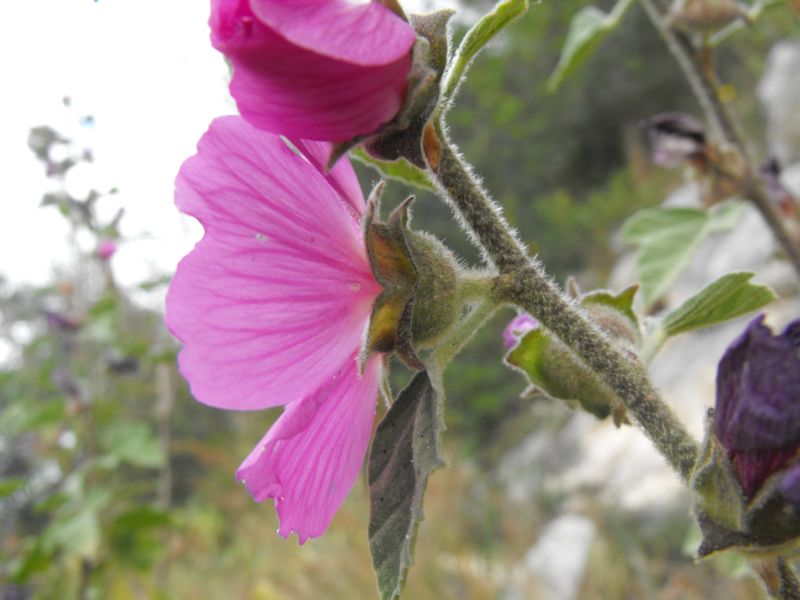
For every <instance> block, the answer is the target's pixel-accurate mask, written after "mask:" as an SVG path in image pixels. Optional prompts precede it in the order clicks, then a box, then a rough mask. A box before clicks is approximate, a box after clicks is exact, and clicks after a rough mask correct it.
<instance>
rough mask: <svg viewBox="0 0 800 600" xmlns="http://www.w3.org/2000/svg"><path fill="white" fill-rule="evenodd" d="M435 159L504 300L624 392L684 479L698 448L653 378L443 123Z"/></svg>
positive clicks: (435, 169) (437, 174)
mask: <svg viewBox="0 0 800 600" xmlns="http://www.w3.org/2000/svg"><path fill="white" fill-rule="evenodd" d="M436 134H437V135H436V137H437V139H438V141H439V148H437V152H436V157H437V162H436V164H431V163H430V161H429V168H430V170H431V172H432V173H433V177H432V178H433V180H434V181H435V182H436V184H437V185H438V186H439V187H440V188H441V190H442V192H443V193H444V197H445V198H446V199H447V201H448V202H449V203H450V205H451V207H452V209H453V211H454V213H455V214H456V216H457V217H458V219H459V221H460V222H461V223H462V224H463V225H464V227H465V229H466V230H467V231H468V232H469V233H470V234H471V236H472V237H473V240H474V241H475V242H476V244H477V245H478V246H479V247H480V248H481V250H482V251H483V253H484V258H485V259H486V261H487V262H489V263H490V264H491V265H493V266H495V267H496V268H497V269H498V271H499V273H500V275H499V277H498V278H497V283H496V286H495V288H494V299H495V301H496V302H498V303H508V304H514V305H516V306H518V307H520V308H522V309H523V310H525V311H527V312H529V313H531V314H532V315H533V316H534V317H535V318H536V319H538V320H539V322H540V323H541V324H542V325H543V326H544V327H546V328H547V329H548V330H550V331H551V332H552V333H554V334H555V335H556V336H557V337H558V338H559V339H561V341H562V342H564V343H565V344H566V345H567V346H569V347H570V348H571V349H572V350H573V351H574V352H575V353H576V354H577V355H578V356H579V357H580V358H581V359H582V360H583V361H584V362H585V363H586V364H587V365H588V366H589V367H590V368H591V369H592V370H593V371H594V372H595V373H596V374H597V376H598V377H599V378H600V379H601V380H602V381H604V382H605V383H607V384H608V385H609V386H610V387H611V389H612V390H614V392H615V393H616V394H617V396H619V398H620V400H621V401H622V403H623V404H624V405H625V406H626V407H627V408H628V410H629V411H630V414H632V415H633V417H634V418H635V419H636V421H637V422H638V423H639V424H640V426H641V427H642V429H643V430H644V431H645V433H646V434H647V435H648V437H649V438H650V439H651V440H652V441H653V443H654V445H655V446H656V448H657V449H658V450H659V452H660V453H661V454H662V455H663V456H664V457H665V458H666V459H667V461H668V462H669V464H670V465H671V466H672V467H673V468H674V469H675V471H677V473H678V474H679V475H680V476H681V477H682V478H683V479H684V480H688V479H689V477H690V474H691V472H692V468H693V466H694V463H695V460H696V457H697V455H698V451H699V448H698V445H697V443H696V441H695V440H694V439H693V438H692V437H691V435H690V434H689V432H688V431H687V430H686V428H685V427H684V426H683V424H682V423H681V422H680V421H679V420H678V418H677V417H676V416H675V414H674V413H673V412H672V410H671V409H670V408H669V407H668V406H667V405H666V404H665V403H664V401H663V400H662V399H661V398H660V396H659V394H658V392H657V391H656V390H655V388H654V387H653V385H652V383H651V382H650V381H649V378H648V376H647V371H646V367H645V365H643V364H641V363H640V362H639V361H638V360H632V359H631V358H630V357H627V356H624V355H623V354H622V353H621V352H619V351H618V350H617V349H616V348H614V346H613V345H612V344H611V343H610V342H609V340H608V339H607V338H606V337H605V336H604V335H603V333H602V332H601V331H600V330H599V329H598V328H597V327H596V326H594V325H593V324H592V323H591V322H590V321H589V320H588V319H587V318H586V316H585V315H584V314H583V312H582V311H581V310H580V309H579V308H577V307H576V306H575V304H574V303H573V302H571V301H570V300H568V299H567V298H566V297H565V296H564V295H563V294H562V292H560V291H559V290H558V289H557V288H556V286H555V285H554V284H553V282H552V281H551V280H550V279H549V278H548V277H547V275H546V274H545V273H544V272H543V270H542V268H541V267H540V266H539V264H538V263H537V262H536V261H535V260H533V259H531V258H530V257H529V256H528V254H527V251H526V249H525V247H524V246H523V245H522V244H521V243H520V241H519V240H518V239H517V237H516V235H515V233H514V231H513V229H512V228H511V227H510V225H509V224H508V222H507V221H506V220H505V219H504V218H503V216H502V215H501V213H500V211H499V209H498V208H497V206H496V205H495V204H494V202H493V201H492V200H491V199H490V198H489V196H488V195H487V193H486V192H485V191H484V190H483V188H482V187H481V185H480V183H479V181H478V179H477V177H476V176H475V175H474V174H473V172H472V170H471V168H470V167H469V166H468V165H467V164H466V163H465V162H464V161H463V160H462V159H461V158H460V156H459V155H458V152H457V150H456V149H455V148H454V147H453V146H452V145H451V143H450V142H449V141H448V139H447V136H446V133H445V131H444V127H443V125H442V124H441V123H438V124H437V126H436Z"/></svg>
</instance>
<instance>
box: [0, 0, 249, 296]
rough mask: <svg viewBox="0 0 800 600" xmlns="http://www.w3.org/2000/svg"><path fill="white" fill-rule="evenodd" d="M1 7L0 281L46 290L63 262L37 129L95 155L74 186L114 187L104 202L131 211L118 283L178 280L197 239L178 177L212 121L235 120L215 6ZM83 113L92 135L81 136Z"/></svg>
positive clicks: (40, 0) (183, 2)
mask: <svg viewBox="0 0 800 600" xmlns="http://www.w3.org/2000/svg"><path fill="white" fill-rule="evenodd" d="M4 8H5V10H4V14H3V19H2V22H0V56H2V57H3V58H2V70H0V77H1V78H2V80H3V83H2V86H1V89H2V92H1V93H0V189H2V200H0V273H2V274H4V275H5V276H6V277H8V278H9V279H10V280H11V281H12V282H19V281H31V282H37V283H41V282H44V281H46V280H47V279H48V276H49V275H50V273H51V271H52V266H53V265H54V264H58V263H59V261H62V262H63V261H65V258H66V255H65V249H66V242H65V241H64V233H65V231H66V225H65V223H64V222H63V218H62V217H60V216H59V215H58V214H57V213H56V211H55V210H54V209H52V208H50V209H41V208H39V206H38V205H39V201H40V199H41V196H42V193H43V192H44V191H45V190H46V189H49V188H52V187H55V186H54V184H53V183H52V182H49V181H47V180H46V179H45V177H44V173H43V166H42V165H41V164H40V163H39V162H38V161H37V160H36V159H35V157H34V156H33V153H32V152H30V150H28V148H27V143H26V140H27V136H28V130H29V128H30V127H31V126H34V125H39V124H47V125H52V126H54V127H56V129H58V130H60V131H63V132H64V133H65V134H66V135H67V136H68V137H77V138H79V139H80V140H81V141H82V142H83V143H85V144H86V145H88V146H90V147H91V148H92V149H93V151H94V155H95V163H94V165H93V166H91V167H90V168H88V169H85V170H84V172H83V173H81V172H80V171H78V170H77V169H76V170H75V171H76V172H75V176H74V177H72V181H69V183H70V185H71V186H74V187H75V188H76V189H80V188H82V187H85V186H87V185H88V186H94V187H97V188H99V189H108V188H110V187H118V188H119V190H120V194H119V195H118V196H116V197H114V198H113V200H112V199H107V200H106V201H105V202H104V201H101V203H104V204H106V206H107V208H108V209H112V208H116V207H117V206H119V205H120V203H121V204H122V205H124V207H125V210H126V217H125V219H124V220H123V233H124V234H125V236H126V237H127V238H129V241H128V242H125V243H123V244H122V246H121V248H120V251H119V252H118V254H117V256H115V258H114V263H115V264H114V266H115V270H116V272H117V274H118V276H119V277H120V278H121V279H122V283H123V284H124V283H132V282H136V281H142V280H144V279H146V278H148V277H150V276H151V275H152V274H153V272H154V267H155V266H156V265H157V267H158V268H157V269H155V270H157V271H161V272H164V271H166V272H169V271H171V270H172V269H174V266H175V264H176V263H177V260H178V259H179V258H180V257H181V256H182V255H183V254H185V253H186V252H187V251H188V250H189V249H190V248H191V246H192V245H193V241H194V240H195V239H196V238H197V237H198V235H199V228H197V227H194V226H193V224H192V223H191V222H190V221H189V220H188V219H184V218H181V217H179V215H178V213H177V211H176V210H175V209H174V207H173V204H172V189H173V180H174V178H175V174H176V173H177V171H178V168H179V166H180V164H181V162H182V161H183V160H184V159H185V158H186V157H188V156H189V155H191V154H192V153H193V152H194V147H195V144H196V142H197V140H198V138H199V137H200V135H201V134H202V133H203V131H205V129H206V127H207V126H208V123H209V122H210V121H211V119H212V118H214V117H215V116H217V115H221V114H227V113H232V112H235V106H234V104H233V103H232V101H231V100H230V99H229V97H228V93H227V89H226V86H225V81H226V77H227V67H226V66H225V63H224V61H223V59H222V57H221V55H220V54H219V53H217V52H216V51H215V50H214V49H213V48H212V47H211V45H210V43H209V42H208V27H207V25H206V21H207V19H208V2H206V1H198V0H99V2H96V3H95V2H93V1H92V0H25V1H24V2H9V3H7V6H5V7H4ZM63 96H70V97H71V98H72V100H73V107H72V108H71V109H66V108H65V107H64V106H63V104H62V102H61V99H62V97H63ZM86 114H92V115H94V117H95V126H94V127H92V128H85V127H84V128H81V127H79V126H78V119H79V118H80V117H81V116H83V115H86ZM109 212H113V211H112V210H109ZM145 235H147V236H148V238H149V239H142V238H143V236H145Z"/></svg>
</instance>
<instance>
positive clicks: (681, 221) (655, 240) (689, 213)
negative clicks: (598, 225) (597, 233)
mask: <svg viewBox="0 0 800 600" xmlns="http://www.w3.org/2000/svg"><path fill="white" fill-rule="evenodd" d="M743 212H744V209H743V207H742V205H741V203H738V202H726V203H723V204H720V205H718V206H717V207H715V208H714V209H713V210H711V211H705V210H701V209H697V208H648V209H645V210H641V211H639V212H637V213H635V214H633V215H632V216H631V217H629V218H628V220H627V221H626V222H625V223H624V224H623V226H622V239H623V240H624V241H626V242H629V243H631V244H636V245H638V246H639V254H638V256H637V257H636V269H637V271H638V275H639V279H640V281H641V289H642V299H643V301H644V304H645V306H648V307H649V306H651V305H652V304H653V303H654V302H655V301H656V300H658V299H659V298H660V297H661V295H662V294H663V293H664V292H665V291H666V290H667V289H668V288H669V286H670V285H671V284H672V283H673V281H675V278H676V277H677V276H678V275H679V274H680V272H681V271H682V270H683V269H684V268H685V267H686V265H687V264H688V263H689V260H690V259H691V257H692V254H694V251H695V250H696V248H697V246H698V245H699V244H700V242H701V241H702V240H704V239H705V238H706V237H707V236H709V235H710V234H712V233H717V232H721V231H725V230H727V229H730V228H731V227H733V226H734V225H735V224H736V222H737V221H738V220H739V218H741V216H742V214H743Z"/></svg>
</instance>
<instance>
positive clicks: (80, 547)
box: [42, 507, 101, 559]
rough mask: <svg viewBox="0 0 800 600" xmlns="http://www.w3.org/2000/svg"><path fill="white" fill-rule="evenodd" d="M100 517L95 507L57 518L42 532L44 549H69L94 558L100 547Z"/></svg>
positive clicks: (50, 550)
mask: <svg viewBox="0 0 800 600" xmlns="http://www.w3.org/2000/svg"><path fill="white" fill-rule="evenodd" d="M100 536H101V530H100V519H99V517H98V514H97V511H96V510H94V508H93V507H87V508H84V509H82V510H79V511H78V512H76V513H74V514H69V515H64V516H60V517H57V518H55V519H54V520H53V521H52V522H51V523H50V525H48V527H47V529H46V530H45V531H44V533H42V543H43V544H44V549H45V550H46V551H48V552H52V551H54V550H57V549H63V550H67V551H69V552H70V553H72V554H77V555H78V556H80V557H82V558H88V559H92V558H94V557H95V556H96V555H97V552H98V550H99V548H100Z"/></svg>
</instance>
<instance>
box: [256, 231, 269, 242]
mask: <svg viewBox="0 0 800 600" xmlns="http://www.w3.org/2000/svg"><path fill="white" fill-rule="evenodd" d="M256 239H257V240H258V241H259V242H263V241H264V240H266V239H267V236H266V234H264V233H261V232H257V233H256Z"/></svg>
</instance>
